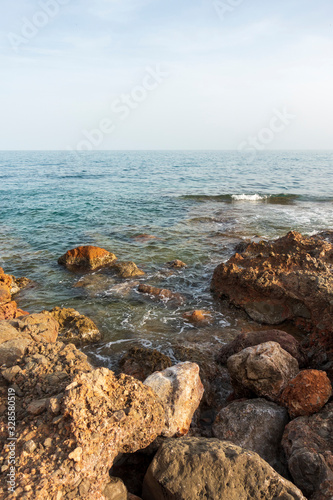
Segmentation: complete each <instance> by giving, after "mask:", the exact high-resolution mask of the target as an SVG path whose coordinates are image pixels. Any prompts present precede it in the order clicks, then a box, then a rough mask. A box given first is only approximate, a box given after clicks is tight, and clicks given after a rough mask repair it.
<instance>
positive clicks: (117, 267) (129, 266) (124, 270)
mask: <svg viewBox="0 0 333 500" xmlns="http://www.w3.org/2000/svg"><path fill="white" fill-rule="evenodd" d="M110 269H111V270H112V271H114V272H115V273H116V274H117V275H118V276H119V277H120V278H132V277H135V276H143V275H144V274H145V272H144V271H142V270H141V269H139V268H138V266H137V265H136V264H135V263H134V262H131V261H128V262H119V261H117V262H115V263H114V264H112V265H111V266H110Z"/></svg>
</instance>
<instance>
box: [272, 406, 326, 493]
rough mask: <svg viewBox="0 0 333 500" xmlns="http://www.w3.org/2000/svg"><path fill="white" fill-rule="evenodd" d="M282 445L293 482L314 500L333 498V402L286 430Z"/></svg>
mask: <svg viewBox="0 0 333 500" xmlns="http://www.w3.org/2000/svg"><path fill="white" fill-rule="evenodd" d="M282 445H283V447H284V450H285V453H286V456H287V459H288V467H289V470H290V473H291V475H292V477H293V481H294V483H295V484H296V485H297V486H298V487H299V488H300V489H301V490H302V491H303V493H304V495H306V496H307V497H308V498H311V500H330V499H332V498H333V403H330V404H328V405H326V406H325V407H324V408H323V410H321V412H320V413H317V414H315V415H312V416H310V417H298V418H296V419H295V420H292V421H291V422H290V423H289V424H288V425H287V427H286V429H285V432H284V435H283V439H282Z"/></svg>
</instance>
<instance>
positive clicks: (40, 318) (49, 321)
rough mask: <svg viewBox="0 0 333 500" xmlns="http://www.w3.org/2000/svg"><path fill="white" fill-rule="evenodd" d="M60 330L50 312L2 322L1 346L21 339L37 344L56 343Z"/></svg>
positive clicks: (0, 325)
mask: <svg viewBox="0 0 333 500" xmlns="http://www.w3.org/2000/svg"><path fill="white" fill-rule="evenodd" d="M58 330H59V325H58V322H57V321H56V320H55V319H54V318H53V317H52V315H51V314H50V313H48V312H43V313H35V314H30V315H29V316H23V317H20V318H18V319H12V320H7V321H0V344H2V343H3V342H6V341H7V340H15V339H20V338H22V339H28V340H34V341H36V342H38V341H42V340H45V341H47V342H55V341H56V339H57V336H58Z"/></svg>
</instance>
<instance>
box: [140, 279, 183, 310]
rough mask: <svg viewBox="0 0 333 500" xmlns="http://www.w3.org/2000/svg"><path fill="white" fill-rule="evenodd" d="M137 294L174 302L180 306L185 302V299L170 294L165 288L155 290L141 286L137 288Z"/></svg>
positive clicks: (151, 287) (176, 294)
mask: <svg viewBox="0 0 333 500" xmlns="http://www.w3.org/2000/svg"><path fill="white" fill-rule="evenodd" d="M138 292H140V293H145V294H147V295H152V296H154V297H158V298H160V299H161V300H164V301H169V300H171V301H175V302H176V303H177V304H180V305H181V304H184V302H185V298H184V297H183V296H182V295H181V294H180V293H176V292H172V291H171V290H167V289H166V288H156V287H155V286H150V285H145V284H141V285H139V287H138Z"/></svg>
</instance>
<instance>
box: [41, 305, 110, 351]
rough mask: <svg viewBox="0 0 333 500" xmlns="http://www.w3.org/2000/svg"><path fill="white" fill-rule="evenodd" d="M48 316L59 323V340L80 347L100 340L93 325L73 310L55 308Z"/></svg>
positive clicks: (88, 319) (89, 320)
mask: <svg viewBox="0 0 333 500" xmlns="http://www.w3.org/2000/svg"><path fill="white" fill-rule="evenodd" d="M50 314H51V315H52V316H53V318H54V319H55V320H56V321H57V322H58V323H59V340H60V339H61V340H63V341H64V342H71V343H73V344H75V345H78V346H80V345H84V344H88V343H91V342H97V341H98V340H100V339H101V338H102V335H101V333H100V331H99V330H98V328H97V326H96V325H95V323H94V322H93V321H92V320H91V319H90V318H87V316H84V315H83V314H80V313H79V312H78V311H76V310H75V309H72V308H65V307H55V308H54V309H52V310H51V311H50Z"/></svg>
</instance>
